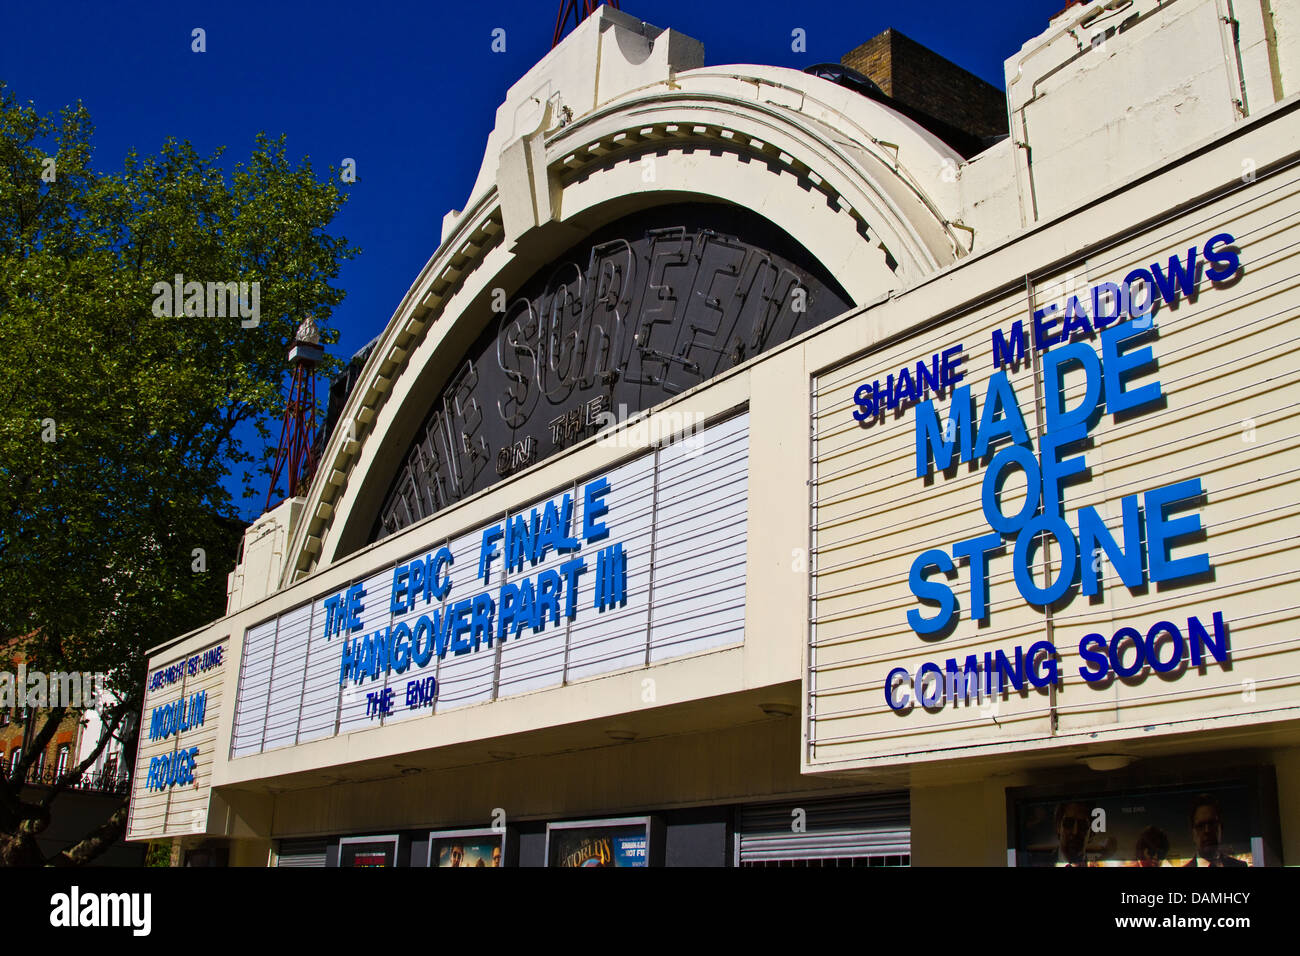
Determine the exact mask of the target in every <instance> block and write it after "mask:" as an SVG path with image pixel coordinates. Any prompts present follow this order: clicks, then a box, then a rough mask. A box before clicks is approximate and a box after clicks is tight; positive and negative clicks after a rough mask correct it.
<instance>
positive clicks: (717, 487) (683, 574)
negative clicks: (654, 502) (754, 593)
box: [650, 414, 749, 661]
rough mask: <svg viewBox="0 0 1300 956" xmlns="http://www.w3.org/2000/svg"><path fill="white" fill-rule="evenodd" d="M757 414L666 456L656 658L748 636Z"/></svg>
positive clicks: (657, 561)
mask: <svg viewBox="0 0 1300 956" xmlns="http://www.w3.org/2000/svg"><path fill="white" fill-rule="evenodd" d="M748 471H749V416H748V414H745V415H738V416H737V417H735V418H732V419H729V420H728V421H726V422H723V423H721V424H719V425H716V426H714V427H712V428H709V429H707V430H706V431H705V432H704V433H703V434H701V435H698V436H696V437H695V438H694V439H693V440H689V441H684V442H675V443H673V444H671V445H668V446H667V447H665V448H664V449H663V450H662V451H661V452H660V454H659V488H658V499H659V508H658V514H657V516H656V522H655V554H654V566H655V581H654V607H653V611H652V614H653V619H652V629H651V651H650V659H651V660H652V661H658V660H663V659H665V658H669V657H677V656H678V655H681V654H687V653H692V652H695V651H699V650H703V649H706V648H710V647H721V646H725V645H727V644H734V643H738V642H740V641H742V640H744V636H745V635H744V630H745V543H746V530H747V524H746V523H747V517H748V511H747V508H748V492H747V488H748V482H747V479H748Z"/></svg>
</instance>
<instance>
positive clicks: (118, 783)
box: [5, 767, 131, 794]
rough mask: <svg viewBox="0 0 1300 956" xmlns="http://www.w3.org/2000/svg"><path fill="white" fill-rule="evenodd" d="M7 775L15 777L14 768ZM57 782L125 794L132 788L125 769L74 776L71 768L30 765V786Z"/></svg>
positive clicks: (43, 785) (69, 785)
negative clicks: (41, 767)
mask: <svg viewBox="0 0 1300 956" xmlns="http://www.w3.org/2000/svg"><path fill="white" fill-rule="evenodd" d="M5 776H6V777H8V778H9V779H10V780H13V779H14V774H13V771H12V770H10V771H8V772H7V773H6V774H5ZM56 782H62V783H63V786H64V787H65V788H67V789H68V790H82V791H86V792H93V793H107V794H123V793H126V792H127V790H128V789H130V786H131V775H130V774H129V773H127V772H126V771H125V770H114V771H112V772H106V771H100V772H98V773H89V772H87V773H83V774H81V775H80V776H79V777H75V778H74V777H73V772H72V771H70V770H64V771H58V770H55V769H53V768H50V767H47V768H46V769H44V770H41V769H38V768H37V767H30V768H28V770H27V777H26V783H27V784H28V785H30V786H35V787H52V786H54V784H55V783H56Z"/></svg>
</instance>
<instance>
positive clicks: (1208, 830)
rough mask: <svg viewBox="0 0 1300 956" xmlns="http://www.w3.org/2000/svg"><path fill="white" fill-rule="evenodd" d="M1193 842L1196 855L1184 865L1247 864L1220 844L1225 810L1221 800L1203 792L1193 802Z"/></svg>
mask: <svg viewBox="0 0 1300 956" xmlns="http://www.w3.org/2000/svg"><path fill="white" fill-rule="evenodd" d="M1191 819H1192V843H1193V844H1195V846H1196V856H1194V857H1192V858H1191V859H1190V860H1188V861H1187V863H1186V864H1184V866H1247V865H1248V864H1247V863H1245V862H1244V861H1242V860H1238V859H1237V858H1236V857H1234V856H1229V855H1228V854H1227V853H1225V852H1224V850H1223V848H1222V847H1221V846H1220V845H1219V844H1220V842H1221V841H1222V840H1223V811H1222V809H1221V808H1220V806H1219V801H1218V800H1216V799H1215V798H1214V797H1212V796H1210V795H1209V794H1208V793H1203V794H1201V795H1200V796H1199V797H1197V798H1196V801H1195V802H1194V803H1193V804H1192V817H1191Z"/></svg>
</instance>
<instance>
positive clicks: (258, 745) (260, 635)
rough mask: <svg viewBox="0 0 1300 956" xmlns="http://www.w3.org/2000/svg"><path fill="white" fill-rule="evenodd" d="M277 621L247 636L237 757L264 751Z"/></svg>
mask: <svg viewBox="0 0 1300 956" xmlns="http://www.w3.org/2000/svg"><path fill="white" fill-rule="evenodd" d="M276 623H277V622H276V621H274V620H272V621H267V622H265V623H263V624H259V625H257V626H256V627H250V628H249V629H248V633H247V634H246V635H245V636H244V654H243V660H242V661H241V662H240V665H239V694H238V700H237V702H236V704H235V727H234V733H233V735H232V737H231V756H233V757H242V756H244V755H246V754H255V753H261V751H262V733H263V731H264V730H265V729H266V697H267V692H268V691H269V690H270V688H271V659H272V657H273V655H274V652H275V627H276Z"/></svg>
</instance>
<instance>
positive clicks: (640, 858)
mask: <svg viewBox="0 0 1300 956" xmlns="http://www.w3.org/2000/svg"><path fill="white" fill-rule="evenodd" d="M649 847H650V839H649V834H647V832H646V826H645V824H630V825H622V826H614V827H601V826H590V827H576V828H556V829H553V830H551V858H550V865H551V866H563V867H568V866H649V865H650V851H649Z"/></svg>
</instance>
